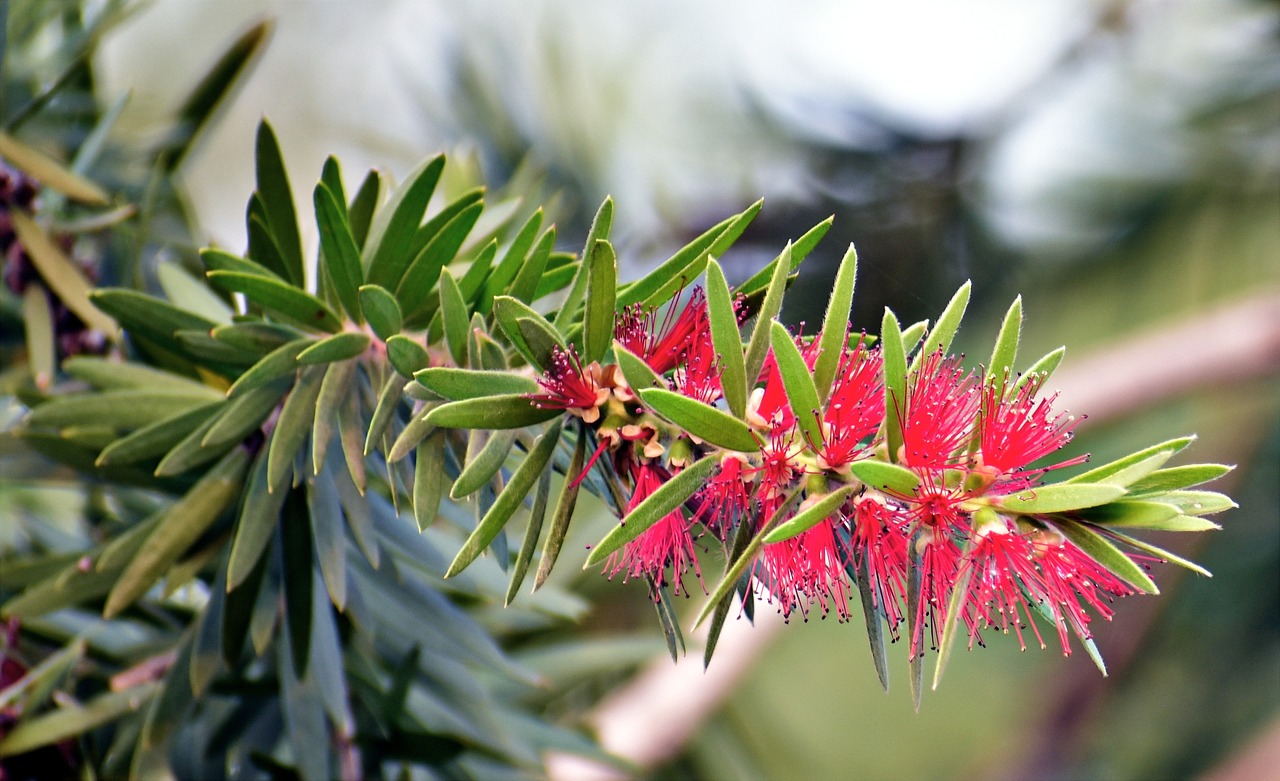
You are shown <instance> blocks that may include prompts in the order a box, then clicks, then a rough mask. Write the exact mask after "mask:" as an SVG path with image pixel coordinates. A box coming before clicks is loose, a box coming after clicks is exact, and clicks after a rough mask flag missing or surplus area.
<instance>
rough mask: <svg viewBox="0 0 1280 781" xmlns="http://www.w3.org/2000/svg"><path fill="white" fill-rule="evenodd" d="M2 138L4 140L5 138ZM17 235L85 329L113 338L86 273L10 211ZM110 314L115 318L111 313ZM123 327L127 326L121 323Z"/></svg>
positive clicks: (16, 212) (40, 230)
mask: <svg viewBox="0 0 1280 781" xmlns="http://www.w3.org/2000/svg"><path fill="white" fill-rule="evenodd" d="M3 137H4V136H3V134H0V138H3ZM7 213H8V216H9V220H10V222H11V223H12V225H13V231H14V233H16V234H17V237H18V243H19V244H20V245H21V246H22V249H23V250H25V251H26V255H27V257H28V258H30V259H31V263H32V265H34V266H35V267H36V270H37V271H39V272H40V277H41V279H43V280H44V282H45V284H46V285H48V286H49V290H51V291H52V292H53V294H54V296H55V297H56V298H57V299H58V300H59V301H61V302H62V303H63V304H64V305H65V306H66V307H67V308H68V309H70V310H71V311H72V312H75V314H76V316H77V317H79V318H80V319H81V320H83V321H84V323H85V325H87V326H89V327H90V328H92V329H93V330H95V331H100V332H102V333H103V334H106V335H107V336H111V335H112V334H114V333H115V331H116V324H115V323H113V322H111V319H110V318H107V317H103V315H102V311H100V310H102V307H100V306H99V307H95V306H93V305H91V304H90V301H91V300H93V299H91V298H90V295H89V290H90V288H91V287H92V286H91V285H90V284H89V280H87V279H85V276H84V272H82V271H81V270H80V268H79V267H78V266H76V264H75V263H74V262H72V260H71V259H70V258H68V257H67V256H66V255H64V254H63V252H62V250H61V249H59V248H58V245H57V244H55V243H54V242H53V240H52V239H50V238H49V236H48V235H47V234H46V233H45V232H44V229H43V228H41V227H40V226H39V225H37V224H36V221H35V220H34V219H32V218H31V216H30V215H28V214H27V213H26V212H24V211H22V210H21V209H10V210H8V212H7ZM107 313H108V314H112V313H111V312H110V311H107ZM121 325H126V324H125V323H123V322H122V323H121Z"/></svg>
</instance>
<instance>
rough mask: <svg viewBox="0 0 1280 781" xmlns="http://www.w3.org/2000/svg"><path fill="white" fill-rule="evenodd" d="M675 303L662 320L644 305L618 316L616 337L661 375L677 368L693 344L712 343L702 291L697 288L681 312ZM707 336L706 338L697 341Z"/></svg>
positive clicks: (634, 307) (628, 308)
mask: <svg viewBox="0 0 1280 781" xmlns="http://www.w3.org/2000/svg"><path fill="white" fill-rule="evenodd" d="M676 311H677V308H676V306H675V305H674V304H673V305H672V306H670V307H668V308H667V310H666V313H665V314H664V315H663V316H662V318H661V319H659V317H658V314H657V310H652V309H651V310H645V308H644V306H643V305H642V304H634V305H632V306H629V307H627V308H626V309H624V310H623V311H622V313H621V314H620V315H619V316H618V322H617V325H615V326H614V338H615V339H617V340H618V341H619V342H621V343H622V346H623V347H626V348H627V349H628V350H630V351H631V352H633V353H635V354H636V355H637V356H639V357H641V358H643V359H644V362H645V363H647V364H649V368H650V369H653V370H654V371H655V372H657V373H658V374H666V373H667V372H669V371H671V370H672V369H674V368H675V367H676V365H677V364H678V363H679V362H680V359H681V357H683V356H684V353H685V351H686V350H687V349H688V348H689V346H690V345H692V344H695V343H697V342H703V341H705V342H708V343H709V342H710V333H711V326H710V324H709V321H708V319H707V297H706V294H705V293H703V292H702V288H694V289H693V293H692V295H691V296H690V297H689V301H688V303H686V304H685V305H684V308H683V309H680V310H679V314H675V313H676ZM696 334H705V335H706V338H705V339H701V338H696V339H695V335H696Z"/></svg>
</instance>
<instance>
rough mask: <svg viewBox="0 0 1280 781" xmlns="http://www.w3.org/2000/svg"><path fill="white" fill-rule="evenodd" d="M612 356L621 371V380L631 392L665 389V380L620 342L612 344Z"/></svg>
mask: <svg viewBox="0 0 1280 781" xmlns="http://www.w3.org/2000/svg"><path fill="white" fill-rule="evenodd" d="M613 355H614V358H615V360H617V362H618V368H619V369H621V370H622V376H623V378H624V379H626V381H627V385H630V386H631V388H632V390H635V391H640V390H642V389H644V388H666V387H667V383H666V380H664V379H662V378H661V377H659V376H658V373H657V372H655V371H654V370H653V369H651V368H649V364H647V363H645V362H644V359H643V358H641V357H639V356H638V355H636V354H635V353H633V352H631V351H630V350H628V349H627V348H626V347H623V346H622V343H621V342H614V343H613Z"/></svg>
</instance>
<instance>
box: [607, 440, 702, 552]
mask: <svg viewBox="0 0 1280 781" xmlns="http://www.w3.org/2000/svg"><path fill="white" fill-rule="evenodd" d="M719 464H720V459H719V458H718V457H717V456H714V455H710V456H704V457H702V458H701V459H699V460H697V461H695V462H693V463H692V464H690V465H689V466H687V467H685V468H684V469H683V470H681V471H680V472H679V473H677V474H676V475H674V476H673V477H672V478H671V479H670V480H668V481H667V482H665V483H663V484H662V485H661V486H659V487H658V489H657V490H656V491H654V492H653V493H652V494H649V496H648V497H646V498H645V499H644V501H642V502H640V504H638V505H636V507H635V508H633V509H632V510H631V512H629V513H627V517H625V518H623V519H622V521H621V522H620V523H619V524H618V525H617V526H615V527H614V528H613V530H612V531H610V532H609V533H608V534H607V535H605V537H604V539H602V540H600V542H599V544H597V545H596V546H595V548H594V549H592V551H591V555H590V556H588V557H587V564H586V566H588V567H592V566H595V565H597V564H599V563H601V562H603V561H604V560H605V559H606V558H608V557H609V554H611V553H613V552H614V551H616V550H618V549H620V548H621V547H622V546H623V545H626V544H627V543H628V542H631V541H632V540H634V539H635V538H636V537H639V536H640V535H641V534H643V533H644V532H645V530H646V529H648V528H649V527H650V526H652V525H654V524H655V523H657V522H658V521H659V520H661V519H662V518H663V517H664V516H666V515H667V513H669V512H671V511H672V510H675V509H676V508H678V507H680V506H681V505H682V504H684V503H685V501H686V500H688V499H689V497H691V496H693V495H694V494H695V493H697V491H698V489H700V488H702V487H703V485H704V484H705V482H706V479H707V478H708V477H710V476H711V473H712V472H713V471H715V469H716V467H717V466H719Z"/></svg>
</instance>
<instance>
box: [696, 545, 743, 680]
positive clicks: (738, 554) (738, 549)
mask: <svg viewBox="0 0 1280 781" xmlns="http://www.w3.org/2000/svg"><path fill="white" fill-rule="evenodd" d="M751 527H752V524H750V523H739V524H738V526H737V528H736V529H734V531H733V541H732V542H731V543H730V545H729V554H728V557H727V558H726V559H725V567H726V569H728V568H730V567H732V566H733V565H734V564H736V563H737V562H739V561H740V560H741V559H742V554H743V553H744V552H745V551H746V549H747V546H748V545H750V544H751V538H752V537H753V536H754V535H753V534H752V528H751ZM749 583H750V581H749V580H748V586H747V587H749ZM741 590H742V589H739V591H741ZM732 607H733V594H732V593H726V594H725V595H724V597H722V598H721V599H720V601H718V602H716V603H715V610H714V611H713V612H712V614H711V625H710V626H708V627H707V642H706V646H705V647H704V648H703V651H702V668H703V669H704V670H705V669H707V668H708V667H710V666H711V657H712V655H713V654H714V653H715V651H716V645H717V644H718V643H719V641H720V631H721V630H722V629H723V628H724V621H725V619H726V618H728V617H729V610H730V609H731V608H732Z"/></svg>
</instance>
